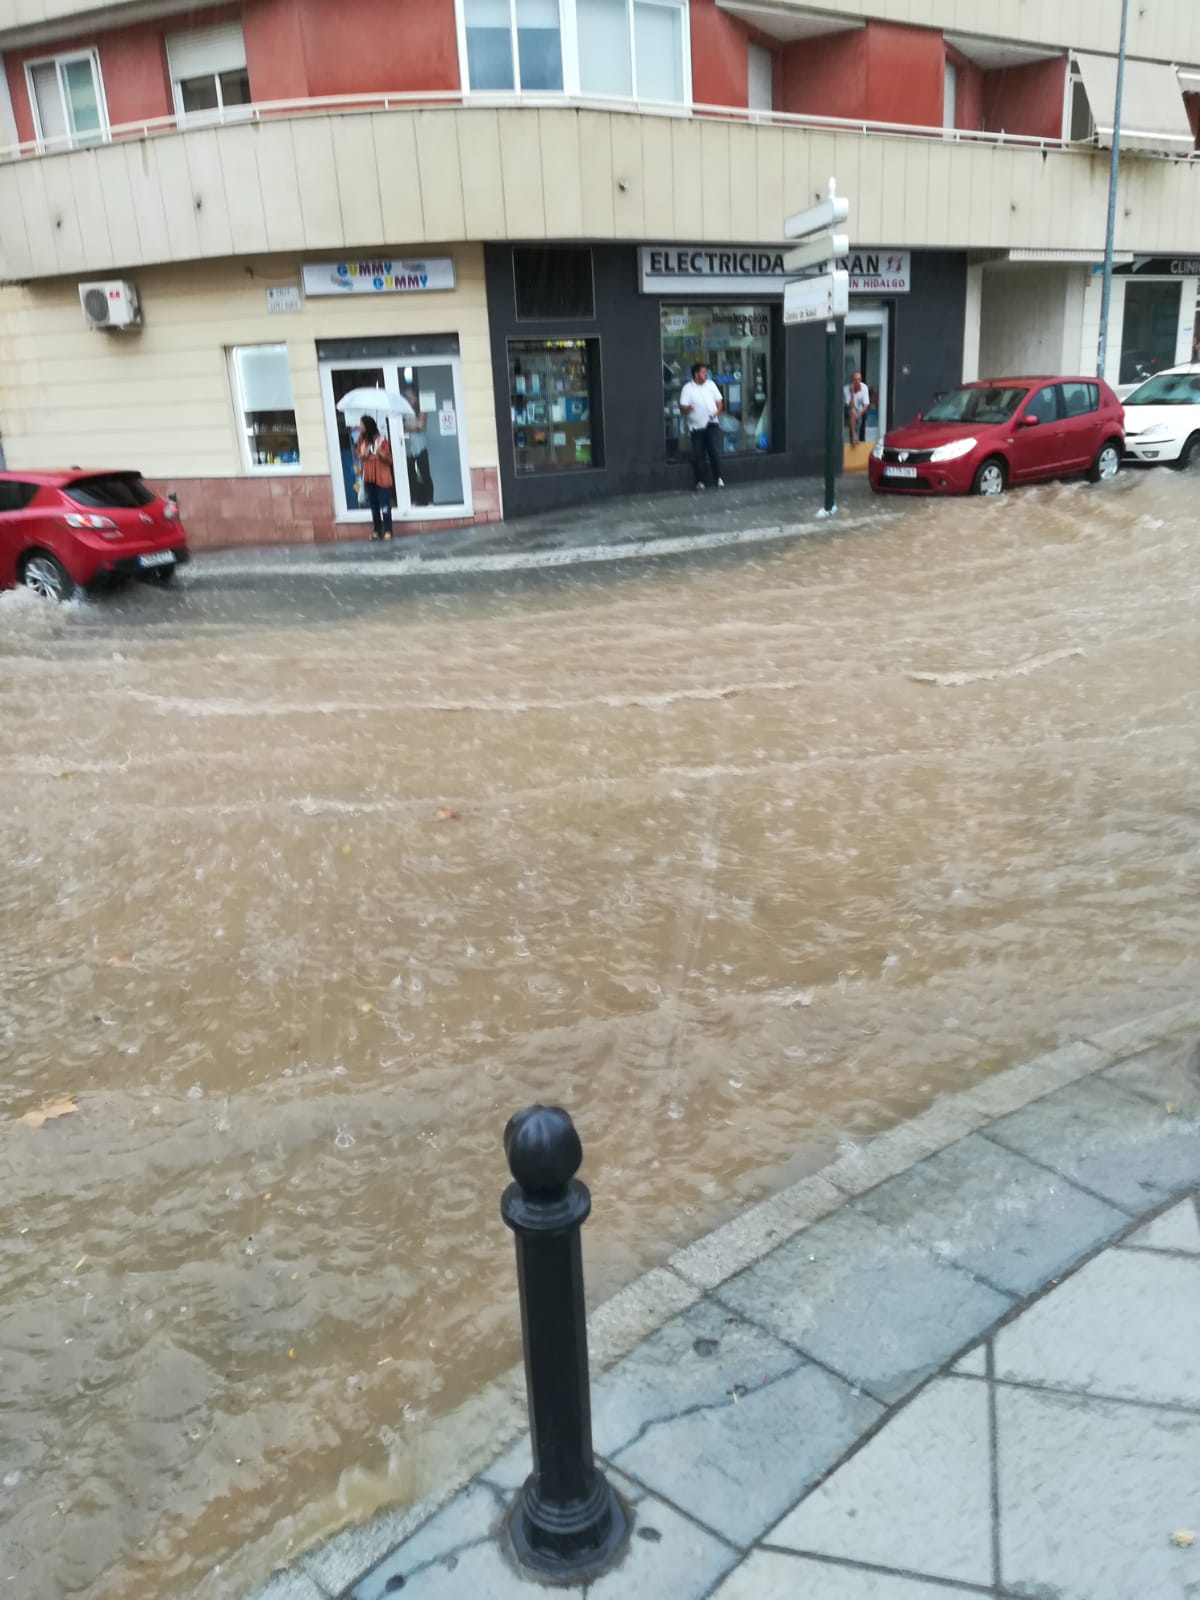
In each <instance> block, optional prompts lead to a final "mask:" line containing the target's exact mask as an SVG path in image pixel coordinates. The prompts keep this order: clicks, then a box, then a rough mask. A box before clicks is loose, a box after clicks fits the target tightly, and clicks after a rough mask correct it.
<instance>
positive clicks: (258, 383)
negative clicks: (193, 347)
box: [232, 344, 300, 472]
mask: <svg viewBox="0 0 1200 1600" xmlns="http://www.w3.org/2000/svg"><path fill="white" fill-rule="evenodd" d="M232 367H233V384H234V396H235V399H236V403H237V408H238V417H239V421H240V426H241V434H242V439H243V448H244V451H245V464H246V466H247V467H248V468H249V469H250V471H251V472H262V471H272V470H274V471H276V472H279V471H296V470H297V469H298V468H299V466H300V441H299V437H298V435H297V433H296V408H295V402H294V401H293V399H292V377H291V373H290V372H289V371H288V357H287V345H285V344H257V345H241V346H239V347H238V348H237V349H236V350H234V351H233V353H232Z"/></svg>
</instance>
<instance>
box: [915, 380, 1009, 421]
mask: <svg viewBox="0 0 1200 1600" xmlns="http://www.w3.org/2000/svg"><path fill="white" fill-rule="evenodd" d="M1028 393H1029V390H1028V389H1007V388H988V389H952V390H951V391H950V393H949V394H947V395H943V396H942V398H941V399H940V400H939V401H938V402H937V404H936V405H933V406H930V408H929V410H928V411H927V412H926V413H925V417H924V420H925V421H926V422H1007V421H1008V419H1009V417H1011V416H1012V414H1013V412H1014V411H1015V410H1016V409H1017V407H1018V406H1019V405H1020V404H1021V401H1022V400H1024V398H1025V396H1026V395H1027V394H1028Z"/></svg>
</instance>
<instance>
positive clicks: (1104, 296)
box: [1096, 0, 1129, 378]
mask: <svg viewBox="0 0 1200 1600" xmlns="http://www.w3.org/2000/svg"><path fill="white" fill-rule="evenodd" d="M1128 26H1129V0H1121V44H1120V49H1119V50H1118V52H1117V98H1116V101H1115V103H1114V105H1113V136H1112V160H1111V162H1110V163H1109V168H1108V231H1107V233H1106V235H1105V239H1104V286H1103V288H1102V290H1101V292H1100V344H1099V348H1098V349H1097V351H1096V376H1097V377H1098V378H1102V377H1103V376H1104V363H1105V358H1106V357H1107V355H1108V310H1109V305H1110V304H1111V302H1112V275H1113V241H1114V239H1115V236H1116V231H1117V178H1118V175H1119V172H1120V166H1121V96H1122V94H1123V92H1124V89H1125V34H1126V30H1127V28H1128Z"/></svg>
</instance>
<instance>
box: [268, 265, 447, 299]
mask: <svg viewBox="0 0 1200 1600" xmlns="http://www.w3.org/2000/svg"><path fill="white" fill-rule="evenodd" d="M300 275H301V277H302V279H303V281H304V292H305V294H307V295H342V294H345V295H350V294H425V293H426V292H428V291H429V290H433V289H453V288H454V261H453V259H452V258H451V257H450V256H431V257H430V258H429V259H428V260H426V261H399V260H396V259H395V258H394V257H392V256H369V257H362V258H360V259H358V260H353V261H306V262H305V263H304V266H303V267H302V268H301V273H300Z"/></svg>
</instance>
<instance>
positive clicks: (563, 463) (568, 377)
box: [508, 339, 601, 473]
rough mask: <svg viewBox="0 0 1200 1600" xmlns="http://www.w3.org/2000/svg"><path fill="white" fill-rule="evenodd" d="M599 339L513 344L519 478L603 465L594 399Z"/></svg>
mask: <svg viewBox="0 0 1200 1600" xmlns="http://www.w3.org/2000/svg"><path fill="white" fill-rule="evenodd" d="M598 373H599V359H598V346H597V341H596V340H595V339H510V340H509V343H508V388H509V397H510V401H511V405H512V429H513V455H514V458H515V463H516V469H517V471H518V472H520V473H528V472H552V471H569V470H572V469H576V468H580V467H598V466H600V465H601V461H600V459H599V450H598V448H597V445H596V439H595V433H594V421H595V418H594V409H595V408H594V406H593V403H592V402H593V394H594V391H595V385H596V381H597V377H598Z"/></svg>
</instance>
